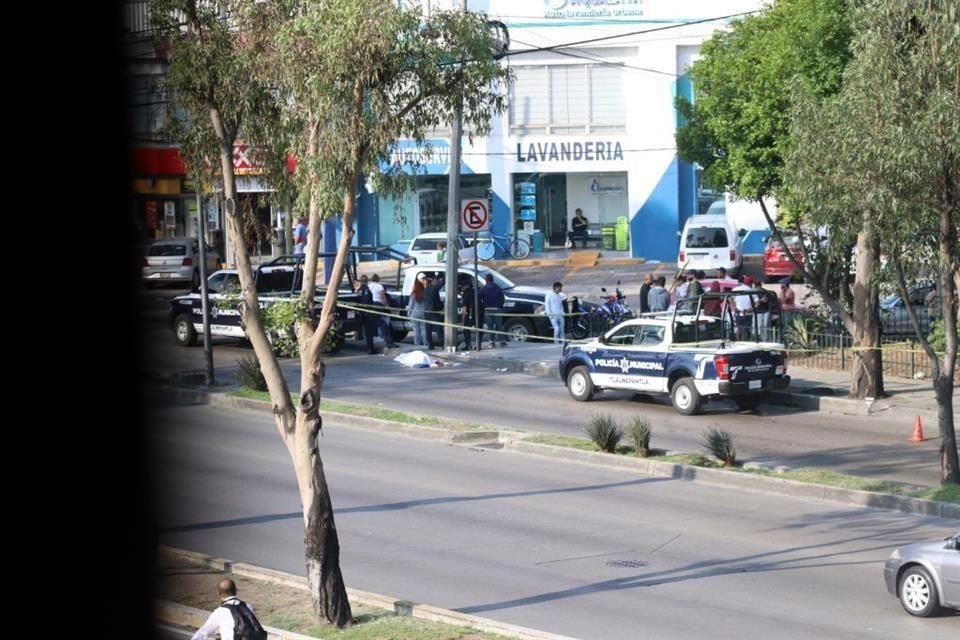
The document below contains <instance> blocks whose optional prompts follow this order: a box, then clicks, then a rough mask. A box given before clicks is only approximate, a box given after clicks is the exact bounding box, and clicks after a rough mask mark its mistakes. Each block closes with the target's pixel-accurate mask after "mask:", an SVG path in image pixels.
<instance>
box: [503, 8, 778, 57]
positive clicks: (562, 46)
mask: <svg viewBox="0 0 960 640" xmlns="http://www.w3.org/2000/svg"><path fill="white" fill-rule="evenodd" d="M760 11H761V10H760V9H754V10H753V11H743V12H740V13H731V14H728V15H725V16H716V17H713V18H701V19H699V20H690V21H688V22H679V23H675V24H667V25H663V26H660V27H653V28H651V29H641V30H639V31H628V32H626V33H615V34H613V35H609V36H598V37H596V38H588V39H586V40H576V41H574V42H567V43H561V44H552V45H548V46H546V47H537V48H534V49H522V50H520V51H510V52H508V53H507V54H506V55H508V56H515V55H520V54H524V53H536V52H538V51H554V50H555V49H568V48H571V47H576V46H579V45H582V44H593V43H594V42H603V41H606V40H614V39H616V38H626V37H629V36H638V35H643V34H647V33H655V32H657V31H667V30H669V29H679V28H681V27H689V26H691V25H695V24H703V23H706V22H716V21H718V20H729V19H731V18H739V17H742V16H748V15H752V14H754V13H759V12H760ZM507 26H508V27H509V25H507Z"/></svg>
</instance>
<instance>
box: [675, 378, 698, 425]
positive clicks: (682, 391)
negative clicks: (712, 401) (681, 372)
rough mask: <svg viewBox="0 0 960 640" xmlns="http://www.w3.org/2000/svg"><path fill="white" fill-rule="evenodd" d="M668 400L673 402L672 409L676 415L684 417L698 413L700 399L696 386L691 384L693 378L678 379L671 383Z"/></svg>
mask: <svg viewBox="0 0 960 640" xmlns="http://www.w3.org/2000/svg"><path fill="white" fill-rule="evenodd" d="M670 400H671V401H672V402H673V408H674V409H676V410H677V413H682V414H683V415H685V416H692V415H696V414H698V413H700V404H701V402H702V398H701V397H700V392H699V391H697V385H695V384H694V383H693V378H689V377H688V378H680V379H679V380H677V381H676V382H674V383H673V388H672V389H671V390H670Z"/></svg>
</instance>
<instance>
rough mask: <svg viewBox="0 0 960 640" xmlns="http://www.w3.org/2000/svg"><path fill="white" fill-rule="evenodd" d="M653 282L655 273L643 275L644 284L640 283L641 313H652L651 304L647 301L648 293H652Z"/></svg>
mask: <svg viewBox="0 0 960 640" xmlns="http://www.w3.org/2000/svg"><path fill="white" fill-rule="evenodd" d="M651 284H653V274H651V273H648V274H646V275H645V276H643V284H642V285H640V313H650V304H649V303H648V302H647V294H648V293H650V285H651Z"/></svg>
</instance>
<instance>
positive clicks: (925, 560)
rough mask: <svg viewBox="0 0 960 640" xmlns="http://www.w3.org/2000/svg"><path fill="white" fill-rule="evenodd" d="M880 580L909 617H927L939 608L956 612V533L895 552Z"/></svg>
mask: <svg viewBox="0 0 960 640" xmlns="http://www.w3.org/2000/svg"><path fill="white" fill-rule="evenodd" d="M883 579H884V580H885V581H886V583H887V591H889V592H890V593H892V594H893V595H895V596H897V597H898V598H900V604H902V605H903V608H904V609H906V610H907V613H909V614H911V615H914V616H921V617H927V616H931V615H933V614H934V613H935V612H936V611H937V610H938V609H939V608H940V607H949V608H951V609H960V531H958V532H957V533H955V534H954V535H953V536H951V537H949V538H947V539H946V540H933V541H930V542H917V543H914V544H908V545H906V546H903V547H900V548H899V549H896V550H895V551H894V552H893V553H892V554H890V559H889V560H887V564H886V565H885V566H884V567H883Z"/></svg>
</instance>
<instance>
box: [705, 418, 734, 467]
mask: <svg viewBox="0 0 960 640" xmlns="http://www.w3.org/2000/svg"><path fill="white" fill-rule="evenodd" d="M703 446H704V447H705V448H706V449H707V452H708V453H710V454H712V455H714V456H716V457H717V458H719V459H720V461H721V462H723V466H725V467H734V466H736V465H737V448H736V447H735V446H734V443H733V436H732V435H731V434H729V433H727V432H726V431H723V430H722V429H718V428H717V427H715V426H714V427H710V428H709V429H707V430H706V431H705V432H704V434H703Z"/></svg>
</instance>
